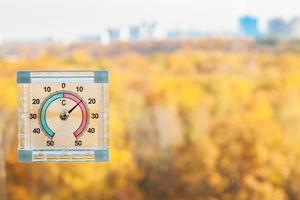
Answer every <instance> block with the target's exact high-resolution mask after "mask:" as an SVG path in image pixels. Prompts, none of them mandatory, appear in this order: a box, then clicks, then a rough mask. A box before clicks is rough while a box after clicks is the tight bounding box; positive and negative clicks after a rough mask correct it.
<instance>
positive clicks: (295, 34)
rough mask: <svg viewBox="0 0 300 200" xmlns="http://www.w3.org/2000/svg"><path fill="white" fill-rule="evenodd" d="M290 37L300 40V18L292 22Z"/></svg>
mask: <svg viewBox="0 0 300 200" xmlns="http://www.w3.org/2000/svg"><path fill="white" fill-rule="evenodd" d="M290 37H291V38H293V39H300V18H299V17H297V18H294V19H292V20H291V22H290Z"/></svg>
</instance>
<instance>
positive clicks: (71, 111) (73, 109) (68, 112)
mask: <svg viewBox="0 0 300 200" xmlns="http://www.w3.org/2000/svg"><path fill="white" fill-rule="evenodd" d="M81 102H82V100H81V101H79V102H78V103H77V104H76V105H75V106H74V107H73V108H71V110H69V111H68V113H69V114H70V113H71V112H72V111H73V110H74V109H75V108H76V107H77V106H78V105H79V104H80V103H81Z"/></svg>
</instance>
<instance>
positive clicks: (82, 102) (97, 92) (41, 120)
mask: <svg viewBox="0 0 300 200" xmlns="http://www.w3.org/2000/svg"><path fill="white" fill-rule="evenodd" d="M31 87H32V88H31V90H32V94H31V97H30V99H31V100H32V102H31V107H30V116H29V117H30V118H31V120H30V124H29V130H30V131H31V136H30V138H29V139H30V141H31V147H32V148H36V149H42V148H48V149H66V148H67V149H71V148H83V149H90V148H96V147H99V146H100V144H103V135H100V134H102V133H101V130H102V129H103V121H102V120H103V118H101V106H102V104H103V102H102V100H101V95H102V93H101V88H100V84H87V83H80V84H78V83H49V84H45V85H44V84H43V85H41V84H31Z"/></svg>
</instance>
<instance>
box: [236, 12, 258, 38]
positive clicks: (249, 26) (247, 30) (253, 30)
mask: <svg viewBox="0 0 300 200" xmlns="http://www.w3.org/2000/svg"><path fill="white" fill-rule="evenodd" d="M257 24H258V23H257V18H255V17H251V16H244V17H242V18H240V31H241V34H242V35H243V36H244V37H250V38H256V37H258V36H259V31H258V25H257Z"/></svg>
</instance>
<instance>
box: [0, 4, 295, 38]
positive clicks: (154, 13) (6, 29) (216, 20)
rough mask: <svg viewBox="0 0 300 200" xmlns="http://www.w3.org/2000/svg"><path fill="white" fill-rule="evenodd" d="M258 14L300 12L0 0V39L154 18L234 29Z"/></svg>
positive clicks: (87, 30) (73, 32)
mask: <svg viewBox="0 0 300 200" xmlns="http://www.w3.org/2000/svg"><path fill="white" fill-rule="evenodd" d="M245 14H247V15H253V16H257V17H258V18H259V26H260V28H261V30H264V29H265V28H266V27H265V26H266V22H267V21H268V20H269V19H270V18H273V17H282V18H284V19H286V20H289V19H291V18H293V17H295V16H297V15H298V16H300V1H299V0H147V1H146V0H0V37H1V38H2V40H22V39H38V38H44V37H55V38H61V39H70V38H75V37H78V36H80V35H84V34H97V33H99V32H100V31H101V30H103V29H105V28H106V27H111V26H116V27H126V26H128V25H130V24H135V23H139V22H142V21H156V22H157V23H158V25H160V26H161V27H162V28H165V29H174V28H182V29H195V30H199V31H202V32H235V31H238V19H239V17H240V16H242V15H245Z"/></svg>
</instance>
